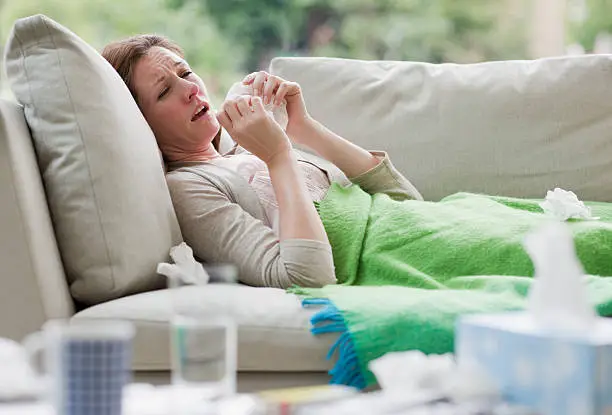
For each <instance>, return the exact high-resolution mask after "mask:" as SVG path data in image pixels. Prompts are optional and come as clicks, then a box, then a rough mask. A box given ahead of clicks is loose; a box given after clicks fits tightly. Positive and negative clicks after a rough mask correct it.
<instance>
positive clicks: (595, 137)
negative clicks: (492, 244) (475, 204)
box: [270, 55, 612, 201]
mask: <svg viewBox="0 0 612 415" xmlns="http://www.w3.org/2000/svg"><path fill="white" fill-rule="evenodd" d="M270 70H271V72H272V73H274V74H277V75H280V76H282V77H284V78H287V79H289V80H293V81H297V82H299V83H300V84H301V86H302V88H303V91H304V96H305V100H306V103H307V106H308V109H309V111H310V113H311V114H312V115H313V116H314V118H316V119H318V120H320V121H321V122H322V123H323V124H325V125H327V126H328V127H329V128H331V129H332V130H333V131H335V132H337V133H339V134H340V135H343V136H344V137H345V138H347V139H350V140H351V141H354V142H355V143H357V144H359V145H361V146H364V147H366V148H369V149H382V150H386V151H388V152H389V153H390V155H391V159H392V160H393V161H394V163H395V164H396V166H397V167H398V168H399V169H400V170H401V171H402V172H403V173H405V174H406V175H407V176H408V177H409V178H410V179H411V180H412V181H413V183H414V184H415V185H416V186H417V188H418V189H419V190H420V191H421V193H422V194H423V196H424V197H425V198H426V199H430V200H437V199H440V198H441V197H444V196H445V195H448V194H451V193H454V192H457V191H470V192H483V193H488V194H502V195H508V196H517V197H536V198H541V197H544V195H545V194H546V191H547V190H548V189H552V188H554V187H556V186H559V187H563V188H565V189H567V190H573V191H574V192H576V193H577V194H578V196H579V197H580V198H581V199H584V200H600V201H612V98H611V97H612V57H611V56H607V55H592V56H579V57H558V58H548V59H542V60H535V61H505V62H488V63H479V64H470V65H456V64H427V63H415V62H390V61H358V60H345V59H329V58H276V59H274V60H273V62H272V64H271V67H270Z"/></svg>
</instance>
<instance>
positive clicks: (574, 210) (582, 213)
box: [540, 187, 599, 221]
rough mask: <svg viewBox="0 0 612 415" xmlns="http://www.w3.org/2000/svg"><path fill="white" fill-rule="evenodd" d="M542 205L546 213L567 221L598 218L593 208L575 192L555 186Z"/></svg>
mask: <svg viewBox="0 0 612 415" xmlns="http://www.w3.org/2000/svg"><path fill="white" fill-rule="evenodd" d="M540 207H541V208H542V209H543V210H544V213H546V214H548V215H550V216H554V217H555V218H557V219H559V220H561V221H566V220H568V219H572V218H573V219H588V220H597V219H599V218H596V217H593V216H592V214H591V208H590V207H588V206H586V205H585V204H584V202H582V201H581V200H579V199H578V196H576V194H575V193H574V192H571V191H567V190H563V189H560V188H558V187H557V188H555V190H553V191H550V190H549V191H548V192H547V193H546V197H545V199H544V201H543V202H541V203H540Z"/></svg>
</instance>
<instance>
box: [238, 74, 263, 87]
mask: <svg viewBox="0 0 612 415" xmlns="http://www.w3.org/2000/svg"><path fill="white" fill-rule="evenodd" d="M258 73H259V72H251V73H250V74H248V75H247V76H245V77H244V79H243V80H242V83H243V84H244V85H249V84H252V83H253V81H254V80H255V76H256V75H257V74H258Z"/></svg>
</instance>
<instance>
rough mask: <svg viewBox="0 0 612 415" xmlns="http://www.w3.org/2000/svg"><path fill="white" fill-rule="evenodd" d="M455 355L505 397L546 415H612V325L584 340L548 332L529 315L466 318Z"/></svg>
mask: <svg viewBox="0 0 612 415" xmlns="http://www.w3.org/2000/svg"><path fill="white" fill-rule="evenodd" d="M455 353H456V357H457V360H458V363H459V364H460V365H462V364H468V365H474V364H475V365H477V366H479V367H480V368H481V369H482V370H484V372H485V373H486V374H487V375H488V376H489V377H490V378H491V380H492V381H494V382H495V383H496V384H497V386H498V387H499V390H500V391H501V393H502V396H503V398H504V399H505V400H506V401H507V402H509V403H512V404H518V405H522V406H526V407H528V408H531V409H534V410H536V411H537V413H539V414H542V415H553V414H554V415H566V414H567V415H578V414H580V415H590V414H612V321H611V320H608V319H604V318H597V320H596V324H595V327H594V328H593V330H590V331H589V332H588V334H587V335H584V336H571V335H567V334H566V335H563V334H560V333H552V332H546V331H543V330H541V329H539V328H538V327H536V325H535V324H534V322H533V320H532V319H531V317H530V316H529V315H528V314H526V313H519V312H513V313H503V314H496V315H471V316H463V317H461V318H460V319H459V320H458V322H457V327H456V337H455Z"/></svg>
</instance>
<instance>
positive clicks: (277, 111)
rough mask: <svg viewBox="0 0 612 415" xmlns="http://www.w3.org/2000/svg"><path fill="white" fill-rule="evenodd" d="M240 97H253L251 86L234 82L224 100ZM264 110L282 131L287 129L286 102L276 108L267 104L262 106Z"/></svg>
mask: <svg viewBox="0 0 612 415" xmlns="http://www.w3.org/2000/svg"><path fill="white" fill-rule="evenodd" d="M241 95H253V84H250V85H245V84H243V83H242V82H236V83H235V84H233V85H232V86H231V87H230V89H229V91H228V92H227V96H226V97H225V99H226V100H227V99H235V98H236V97H239V96H241ZM264 108H265V109H266V112H267V113H268V115H270V116H271V117H272V118H274V119H275V120H276V122H277V123H278V124H279V125H280V126H281V127H282V128H283V130H286V129H287V124H288V123H289V116H288V114H287V102H286V101H285V100H283V101H282V102H281V104H280V106H278V107H275V106H274V105H273V104H272V103H269V104H267V105H264Z"/></svg>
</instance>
